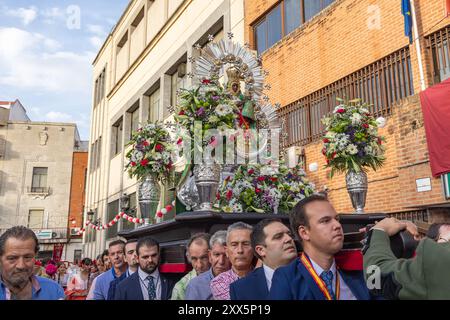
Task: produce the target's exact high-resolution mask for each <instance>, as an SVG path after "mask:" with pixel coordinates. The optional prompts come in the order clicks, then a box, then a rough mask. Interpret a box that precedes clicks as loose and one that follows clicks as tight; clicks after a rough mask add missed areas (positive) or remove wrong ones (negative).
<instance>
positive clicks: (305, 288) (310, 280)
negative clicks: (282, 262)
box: [269, 195, 371, 300]
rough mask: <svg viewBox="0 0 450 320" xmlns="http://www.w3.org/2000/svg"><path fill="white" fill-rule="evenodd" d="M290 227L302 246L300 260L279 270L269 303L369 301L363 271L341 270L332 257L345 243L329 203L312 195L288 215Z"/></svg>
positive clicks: (337, 219) (273, 281) (336, 217)
mask: <svg viewBox="0 0 450 320" xmlns="http://www.w3.org/2000/svg"><path fill="white" fill-rule="evenodd" d="M291 228H292V230H293V232H294V233H295V234H296V236H298V238H299V240H300V241H301V243H302V246H303V250H304V251H303V253H302V254H301V256H300V258H298V259H295V260H294V261H293V262H291V263H290V264H288V265H287V266H283V267H280V268H278V269H277V270H276V271H275V274H274V276H273V279H272V287H271V289H270V293H269V299H271V300H369V299H371V296H370V294H369V290H368V289H367V285H366V282H365V279H364V274H363V272H362V271H344V270H340V269H339V268H338V267H337V265H336V262H335V259H334V255H335V254H336V253H338V252H339V251H340V250H341V249H342V246H343V244H344V232H343V230H342V226H341V224H340V223H339V216H338V214H337V213H336V210H335V209H334V208H333V206H332V205H331V203H330V202H328V200H327V199H326V198H325V197H323V196H320V195H313V196H310V197H308V198H305V199H303V200H302V201H300V202H299V203H298V204H297V205H296V206H295V208H294V209H293V212H292V213H291Z"/></svg>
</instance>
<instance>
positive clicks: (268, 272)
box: [263, 264, 275, 291]
mask: <svg viewBox="0 0 450 320" xmlns="http://www.w3.org/2000/svg"><path fill="white" fill-rule="evenodd" d="M263 269H264V275H265V276H266V282H267V288H269V291H270V288H272V278H273V274H274V272H275V270H273V269H272V268H270V267H268V266H266V265H265V264H263Z"/></svg>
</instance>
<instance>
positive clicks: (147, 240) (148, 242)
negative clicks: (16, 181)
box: [136, 237, 159, 256]
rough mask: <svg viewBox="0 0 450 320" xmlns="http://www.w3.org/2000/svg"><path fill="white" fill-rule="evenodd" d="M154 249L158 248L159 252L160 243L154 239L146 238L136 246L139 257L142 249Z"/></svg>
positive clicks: (140, 240) (141, 239)
mask: <svg viewBox="0 0 450 320" xmlns="http://www.w3.org/2000/svg"><path fill="white" fill-rule="evenodd" d="M144 246H145V247H154V246H156V247H157V248H158V251H159V242H158V241H156V240H155V239H153V238H152V237H144V238H140V239H139V240H138V242H137V245H136V254H137V255H138V256H139V249H140V248H141V247H144Z"/></svg>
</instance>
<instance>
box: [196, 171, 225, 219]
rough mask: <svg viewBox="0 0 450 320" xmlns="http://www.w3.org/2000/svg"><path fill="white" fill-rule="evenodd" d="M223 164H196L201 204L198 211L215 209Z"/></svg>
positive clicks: (197, 185)
mask: <svg viewBox="0 0 450 320" xmlns="http://www.w3.org/2000/svg"><path fill="white" fill-rule="evenodd" d="M220 172H221V166H220V165H219V164H217V163H202V164H196V165H194V178H195V185H196V187H197V190H198V196H199V199H200V204H199V205H198V207H197V208H195V209H196V210H197V211H213V204H214V202H215V201H216V194H217V191H218V189H219V182H220Z"/></svg>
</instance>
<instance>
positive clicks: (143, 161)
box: [141, 159, 148, 167]
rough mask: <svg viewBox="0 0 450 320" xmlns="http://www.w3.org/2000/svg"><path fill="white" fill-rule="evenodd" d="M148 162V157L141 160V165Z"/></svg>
mask: <svg viewBox="0 0 450 320" xmlns="http://www.w3.org/2000/svg"><path fill="white" fill-rule="evenodd" d="M147 164H148V159H142V160H141V166H143V167H145V166H146V165H147Z"/></svg>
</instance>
